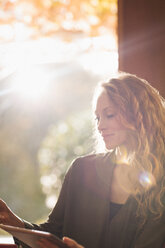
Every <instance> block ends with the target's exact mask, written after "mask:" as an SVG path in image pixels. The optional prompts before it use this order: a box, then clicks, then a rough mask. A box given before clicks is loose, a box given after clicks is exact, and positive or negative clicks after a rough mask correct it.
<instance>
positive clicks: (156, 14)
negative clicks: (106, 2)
mask: <svg viewBox="0 0 165 248" xmlns="http://www.w3.org/2000/svg"><path fill="white" fill-rule="evenodd" d="M118 39H119V43H118V47H119V70H121V71H126V72H129V73H134V74H136V75H137V76H140V77H142V78H145V79H147V80H148V81H149V82H150V83H151V84H152V85H153V86H154V87H156V88H157V89H158V90H159V91H160V93H161V94H162V95H163V96H164V97H165V0H118Z"/></svg>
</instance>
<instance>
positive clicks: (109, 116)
mask: <svg viewBox="0 0 165 248" xmlns="http://www.w3.org/2000/svg"><path fill="white" fill-rule="evenodd" d="M114 116H115V115H114V114H110V115H107V118H108V119H111V118H113V117H114Z"/></svg>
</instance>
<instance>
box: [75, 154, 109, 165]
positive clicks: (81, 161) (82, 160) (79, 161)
mask: <svg viewBox="0 0 165 248" xmlns="http://www.w3.org/2000/svg"><path fill="white" fill-rule="evenodd" d="M108 155H109V154H108V153H91V154H87V155H83V156H80V157H78V158H76V159H74V161H73V163H72V166H73V167H77V166H93V165H95V164H96V163H99V162H102V161H103V160H104V159H105V158H106V157H107V156H108Z"/></svg>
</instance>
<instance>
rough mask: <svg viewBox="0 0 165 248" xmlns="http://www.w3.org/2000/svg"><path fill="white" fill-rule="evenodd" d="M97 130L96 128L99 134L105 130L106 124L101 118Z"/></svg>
mask: <svg viewBox="0 0 165 248" xmlns="http://www.w3.org/2000/svg"><path fill="white" fill-rule="evenodd" d="M97 128H98V130H99V132H102V131H103V130H105V129H106V123H105V121H104V119H103V118H100V119H99V121H98V125H97Z"/></svg>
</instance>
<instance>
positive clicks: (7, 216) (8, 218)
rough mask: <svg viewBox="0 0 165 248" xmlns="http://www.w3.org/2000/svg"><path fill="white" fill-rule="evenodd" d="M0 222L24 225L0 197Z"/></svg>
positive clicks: (18, 225)
mask: <svg viewBox="0 0 165 248" xmlns="http://www.w3.org/2000/svg"><path fill="white" fill-rule="evenodd" d="M0 224H4V225H10V226H17V227H24V223H23V221H22V220H21V219H20V218H19V217H18V216H16V215H15V214H14V213H13V212H12V211H11V209H10V208H9V207H8V206H7V204H6V203H5V202H4V201H3V200H2V199H0Z"/></svg>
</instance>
